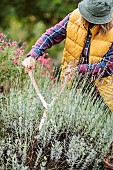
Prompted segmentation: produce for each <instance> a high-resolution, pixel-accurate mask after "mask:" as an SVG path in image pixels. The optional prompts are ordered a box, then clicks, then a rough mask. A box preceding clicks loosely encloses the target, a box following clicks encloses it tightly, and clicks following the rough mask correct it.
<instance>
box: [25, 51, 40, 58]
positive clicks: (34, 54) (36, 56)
mask: <svg viewBox="0 0 113 170" xmlns="http://www.w3.org/2000/svg"><path fill="white" fill-rule="evenodd" d="M29 56H32V57H33V58H34V59H35V60H38V58H39V57H40V55H39V54H37V53H36V52H34V51H30V52H29V53H28V54H27V55H26V57H29Z"/></svg>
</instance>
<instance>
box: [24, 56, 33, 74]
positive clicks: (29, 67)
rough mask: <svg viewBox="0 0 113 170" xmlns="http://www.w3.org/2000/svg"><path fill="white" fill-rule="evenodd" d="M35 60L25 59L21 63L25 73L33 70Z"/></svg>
mask: <svg viewBox="0 0 113 170" xmlns="http://www.w3.org/2000/svg"><path fill="white" fill-rule="evenodd" d="M35 64H36V60H35V59H34V58H33V57H31V56H30V57H27V58H25V59H24V61H23V62H22V66H23V67H24V68H25V73H28V72H29V71H32V70H33V69H34V68H35Z"/></svg>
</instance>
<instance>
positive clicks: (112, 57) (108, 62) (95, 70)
mask: <svg viewBox="0 0 113 170" xmlns="http://www.w3.org/2000/svg"><path fill="white" fill-rule="evenodd" d="M78 70H79V72H80V73H88V74H89V75H94V76H95V77H99V76H100V77H101V78H102V77H107V76H109V75H111V74H113V44H112V46H111V48H110V49H109V51H108V52H107V54H106V55H105V56H104V58H103V60H102V61H101V62H100V63H95V64H80V65H78Z"/></svg>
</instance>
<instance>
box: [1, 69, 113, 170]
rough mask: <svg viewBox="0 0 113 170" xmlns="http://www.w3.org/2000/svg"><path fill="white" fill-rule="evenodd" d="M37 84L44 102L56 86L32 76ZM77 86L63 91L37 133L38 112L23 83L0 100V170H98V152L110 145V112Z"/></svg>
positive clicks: (112, 138) (100, 157)
mask: <svg viewBox="0 0 113 170" xmlns="http://www.w3.org/2000/svg"><path fill="white" fill-rule="evenodd" d="M37 77H40V72H38V73H37ZM84 81H85V80H84ZM76 83H77V82H76V81H75V85H76ZM83 84H84V83H83ZM38 85H39V89H40V90H41V93H42V94H43V96H44V97H45V99H46V101H47V103H50V102H51V100H52V99H53V97H55V96H56V94H57V93H58V92H59V90H60V87H59V86H60V83H59V84H56V85H55V84H54V86H53V83H52V82H51V81H50V79H48V77H47V76H46V75H44V77H42V78H41V77H40V78H38ZM74 87H75V86H74ZM83 87H84V86H83V85H82V86H81V87H80V89H79V90H78V91H76V94H75V89H74V88H72V89H71V90H69V89H65V90H64V92H63V93H62V94H61V96H60V97H59V98H58V99H57V100H56V101H55V103H54V105H53V106H52V107H50V108H49V111H48V117H47V119H46V121H45V124H44V126H43V127H42V129H41V130H40V132H38V131H37V128H38V125H39V123H40V119H41V115H42V113H43V111H44V108H43V107H42V104H41V102H40V101H39V99H38V98H37V95H36V92H35V91H34V89H33V87H32V85H31V84H30V83H29V82H26V86H25V88H23V89H17V90H13V89H12V90H11V91H10V94H9V95H5V96H4V95H3V96H1V97H2V98H1V99H2V107H1V108H2V109H1V117H2V121H3V122H4V123H3V127H2V133H1V134H2V141H1V146H2V148H1V151H2V152H1V153H2V155H1V165H2V169H9V170H10V169H27V168H28V166H30V169H37V170H39V169H48V170H49V169H53V170H54V169H55V170H56V169H58V170H61V169H63V170H65V169H66V170H68V169H73V170H74V169H81V170H86V169H87V170H88V169H92V170H93V169H94V170H96V169H98V170H102V169H103V164H102V161H103V156H104V153H105V152H106V150H107V149H108V146H109V144H110V143H111V141H113V135H112V134H113V131H112V122H113V113H111V112H109V110H108V109H105V104H104V103H102V101H101V100H100V99H98V100H97V101H96V103H95V104H94V100H95V98H93V99H92V97H91V96H92V95H91V91H90V92H88V93H86V92H87V89H86V90H84V92H83ZM32 134H34V135H32ZM33 136H34V137H33ZM30 139H32V140H31V142H30V143H29V146H30V150H28V151H27V148H28V142H29V141H30ZM26 151H27V152H26ZM26 154H27V155H26ZM28 169H29V168H28Z"/></svg>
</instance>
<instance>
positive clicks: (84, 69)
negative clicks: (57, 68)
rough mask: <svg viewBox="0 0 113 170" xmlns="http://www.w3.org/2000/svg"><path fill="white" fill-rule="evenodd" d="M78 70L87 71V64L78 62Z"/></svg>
mask: <svg viewBox="0 0 113 170" xmlns="http://www.w3.org/2000/svg"><path fill="white" fill-rule="evenodd" d="M78 70H79V72H80V73H86V72H87V64H80V65H79V66H78Z"/></svg>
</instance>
